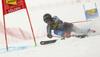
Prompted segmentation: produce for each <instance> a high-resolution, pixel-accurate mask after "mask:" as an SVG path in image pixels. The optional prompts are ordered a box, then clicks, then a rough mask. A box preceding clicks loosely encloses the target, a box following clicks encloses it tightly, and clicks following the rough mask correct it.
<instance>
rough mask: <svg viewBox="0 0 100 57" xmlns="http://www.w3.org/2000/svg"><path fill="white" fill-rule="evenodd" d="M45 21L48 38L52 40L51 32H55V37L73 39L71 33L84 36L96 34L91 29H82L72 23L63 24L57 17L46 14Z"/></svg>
mask: <svg viewBox="0 0 100 57" xmlns="http://www.w3.org/2000/svg"><path fill="white" fill-rule="evenodd" d="M43 20H44V22H45V23H47V37H49V38H52V37H53V36H52V34H51V31H52V30H54V34H55V35H59V36H62V37H63V39H64V38H69V37H71V35H70V34H71V32H75V33H81V34H82V35H88V33H89V32H95V30H91V29H80V28H78V27H76V26H75V25H74V24H72V23H68V22H63V21H62V20H60V19H59V18H58V17H57V16H53V17H52V16H51V14H49V13H46V14H44V16H43Z"/></svg>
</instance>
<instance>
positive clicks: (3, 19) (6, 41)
mask: <svg viewBox="0 0 100 57" xmlns="http://www.w3.org/2000/svg"><path fill="white" fill-rule="evenodd" d="M3 3H4V1H3V0H2V11H3V23H4V33H5V41H6V49H7V51H8V42H7V33H6V23H5V16H4V8H5V7H4V4H3Z"/></svg>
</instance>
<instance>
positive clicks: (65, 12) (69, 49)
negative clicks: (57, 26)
mask: <svg viewBox="0 0 100 57" xmlns="http://www.w3.org/2000/svg"><path fill="white" fill-rule="evenodd" d="M43 1H44V2H43ZM43 1H40V0H36V1H33V0H30V1H29V0H26V4H27V7H28V10H29V14H30V18H31V21H32V25H33V29H34V34H35V36H43V35H45V36H44V37H41V38H38V39H37V37H36V42H37V46H35V45H34V40H33V39H31V40H27V41H23V40H19V38H18V39H17V38H15V37H13V36H9V35H8V39H9V38H10V39H15V40H17V41H20V42H19V43H13V41H12V40H10V41H11V42H12V44H10V43H8V46H9V47H8V51H6V47H5V45H4V44H0V57H100V44H99V43H100V35H99V33H100V30H99V29H100V25H99V24H100V17H98V18H95V19H92V21H90V22H83V23H75V25H76V26H77V27H80V28H83V29H86V28H90V29H94V30H96V31H97V32H96V34H98V35H96V36H90V37H86V38H83V39H80V38H76V37H71V38H68V39H65V40H60V38H57V37H56V38H55V37H53V38H52V39H58V40H57V42H56V43H53V44H49V45H40V41H42V40H52V39H49V38H47V37H46V23H44V21H43V15H44V14H45V13H50V14H52V15H56V16H58V17H59V18H60V19H61V20H62V21H66V22H77V21H84V20H86V19H85V14H84V9H83V4H84V5H85V6H86V9H92V8H95V6H94V3H95V2H96V4H97V9H98V13H99V14H100V5H99V4H100V1H99V0H96V1H92V2H87V1H91V0H84V1H83V0H80V1H81V2H80V3H79V2H76V1H77V0H70V1H69V0H63V1H62V0H48V1H47V0H43ZM85 1H86V2H85ZM64 3H65V4H64ZM0 9H1V10H2V8H1V7H0ZM1 10H0V20H1V22H2V21H3V20H2V11H1ZM5 17H6V27H7V28H8V27H9V28H13V27H14V28H21V29H22V30H24V31H27V32H29V33H31V29H30V26H29V22H28V18H27V14H26V11H25V9H23V10H19V11H17V12H13V13H10V14H7V15H6V16H5ZM2 23H3V22H2ZM1 40H3V41H1ZM4 40H5V39H4V34H3V33H0V42H4ZM21 41H22V42H21Z"/></svg>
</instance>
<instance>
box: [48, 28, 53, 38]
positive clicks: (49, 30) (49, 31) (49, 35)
mask: <svg viewBox="0 0 100 57" xmlns="http://www.w3.org/2000/svg"><path fill="white" fill-rule="evenodd" d="M47 37H49V38H52V35H51V27H50V26H47Z"/></svg>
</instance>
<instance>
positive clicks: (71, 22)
mask: <svg viewBox="0 0 100 57" xmlns="http://www.w3.org/2000/svg"><path fill="white" fill-rule="evenodd" d="M89 21H91V20H85V21H77V22H71V23H67V24H72V23H81V22H89Z"/></svg>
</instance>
